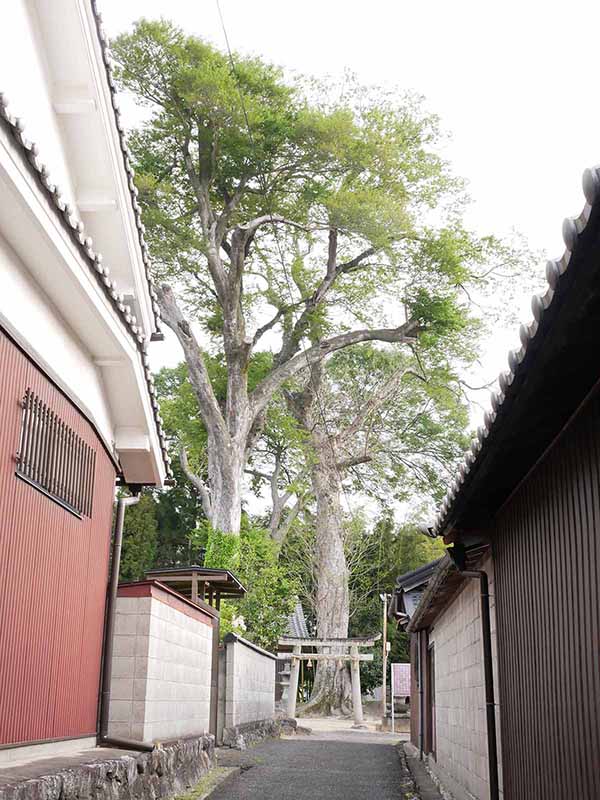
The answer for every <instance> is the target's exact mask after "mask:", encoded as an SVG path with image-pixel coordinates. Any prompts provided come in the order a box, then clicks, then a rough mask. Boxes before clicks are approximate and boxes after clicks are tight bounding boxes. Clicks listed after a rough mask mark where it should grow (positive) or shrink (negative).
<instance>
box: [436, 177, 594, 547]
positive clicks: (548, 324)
mask: <svg viewBox="0 0 600 800" xmlns="http://www.w3.org/2000/svg"><path fill="white" fill-rule="evenodd" d="M583 191H584V195H585V198H586V201H587V202H586V204H585V206H584V208H583V211H582V212H581V214H580V215H579V216H578V217H577V218H575V219H571V218H569V219H566V220H565V222H564V223H563V238H564V241H565V245H566V250H565V252H564V253H563V255H562V257H561V258H560V259H557V260H552V261H548V262H547V265H546V278H547V281H548V288H547V290H546V292H545V293H544V294H543V295H534V296H533V298H532V301H531V306H532V311H533V316H534V319H533V321H532V322H531V323H530V324H529V325H521V327H520V330H519V336H520V339H521V347H520V348H519V349H517V350H513V351H511V352H510V353H509V355H508V362H509V370H508V371H507V372H503V373H501V374H500V376H499V385H500V391H499V392H494V393H493V394H492V398H491V405H492V408H491V410H490V411H487V412H486V414H485V417H484V425H483V426H481V427H480V428H479V430H478V432H477V438H476V439H475V440H474V441H473V443H472V445H471V448H470V450H468V451H467V452H466V453H465V458H464V461H463V464H462V465H461V466H460V468H459V471H458V475H457V477H456V479H455V480H454V482H453V483H452V485H451V487H450V489H449V491H448V493H447V495H446V498H445V500H444V502H443V503H442V506H441V509H440V511H439V514H438V517H437V519H436V522H435V526H434V534H435V535H437V536H441V535H443V536H445V537H446V540H447V541H448V540H450V539H452V538H455V537H456V536H460V534H461V531H464V530H476V529H478V528H481V527H486V526H487V525H488V524H489V522H490V521H491V519H492V518H493V515H494V514H495V513H496V512H497V511H498V509H499V508H501V506H502V505H503V504H504V503H505V502H506V501H507V500H508V498H509V497H510V496H511V494H512V492H513V491H514V490H515V488H516V487H517V486H518V485H519V483H520V482H521V481H522V480H523V478H524V477H525V476H526V474H527V473H528V472H529V471H530V470H531V469H532V468H533V466H534V465H535V464H536V463H537V461H538V460H539V459H540V458H541V457H542V455H543V453H544V452H545V451H546V450H547V448H548V447H549V446H550V445H551V443H552V442H553V441H554V439H555V438H556V436H557V435H558V434H559V433H560V431H561V430H562V429H563V428H564V426H565V425H566V423H567V422H568V420H569V419H570V418H571V416H572V415H573V414H574V413H575V411H576V410H577V408H578V407H579V406H580V405H581V403H582V402H583V400H584V399H585V397H586V396H587V395H588V393H589V392H590V391H591V390H592V388H593V387H594V386H595V385H596V383H597V381H598V380H599V379H600V363H599V362H598V360H597V357H596V356H595V353H596V351H597V323H598V320H600V270H598V266H597V265H598V262H599V261H600V202H599V198H600V170H599V169H598V168H593V169H588V170H586V171H585V172H584V175H583Z"/></svg>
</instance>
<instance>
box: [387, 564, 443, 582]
mask: <svg viewBox="0 0 600 800" xmlns="http://www.w3.org/2000/svg"><path fill="white" fill-rule="evenodd" d="M440 561H441V558H436V560H435V561H430V562H429V563H428V564H424V565H423V566H422V567H417V568H416V569H413V570H411V571H410V572H405V573H404V574H403V575H398V577H397V578H396V588H397V589H412V588H414V587H415V586H418V585H419V584H420V583H424V582H425V581H427V580H428V579H429V576H430V575H431V574H432V573H433V572H434V570H435V568H436V567H437V565H438V564H439V563H440Z"/></svg>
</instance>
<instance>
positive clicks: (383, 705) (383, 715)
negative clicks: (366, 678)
mask: <svg viewBox="0 0 600 800" xmlns="http://www.w3.org/2000/svg"><path fill="white" fill-rule="evenodd" d="M379 597H380V598H381V600H382V601H383V681H382V697H381V724H382V725H383V726H385V724H386V719H387V600H388V596H387V594H380V595H379Z"/></svg>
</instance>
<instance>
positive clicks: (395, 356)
mask: <svg viewBox="0 0 600 800" xmlns="http://www.w3.org/2000/svg"><path fill="white" fill-rule="evenodd" d="M465 324H467V323H466V320H461V325H460V326H458V321H455V322H454V326H455V327H456V326H458V327H462V326H464V325H465ZM431 333H433V331H432V329H430V334H431ZM455 333H456V332H455ZM448 339H450V340H452V337H450V336H449V335H448V332H447V331H446V336H445V337H444V352H448V351H450V350H452V348H451V347H450V342H449V341H448ZM455 341H456V339H455ZM454 349H455V350H456V349H457V350H458V351H459V352H456V353H455V355H456V356H458V355H459V354H462V355H463V356H464V355H470V352H469V348H468V347H465V346H464V345H462V346H459V347H458V348H454ZM438 350H439V347H438V346H436V337H434V336H430V337H429V347H425V346H421V347H420V348H418V349H417V348H415V352H414V353H412V352H410V351H409V352H408V353H403V352H394V351H389V350H383V349H380V348H375V347H373V346H369V345H362V346H360V347H356V348H353V349H351V350H348V351H341V352H340V353H338V354H336V355H334V356H333V357H332V358H331V359H330V361H329V363H328V365H327V366H325V364H324V363H323V362H321V363H320V364H319V365H318V366H317V367H315V368H314V369H313V370H312V373H311V375H310V377H309V378H308V379H307V381H306V384H305V385H304V386H303V387H302V389H301V390H300V391H298V392H289V400H290V405H291V406H292V408H293V409H294V412H295V413H296V415H297V418H298V421H299V424H300V425H301V426H302V428H303V429H304V430H305V431H306V437H307V444H308V448H307V458H308V460H309V463H310V475H311V484H312V494H313V496H314V529H315V531H314V550H313V559H314V566H313V570H312V571H313V574H314V599H313V608H314V612H315V620H316V629H317V635H318V636H319V637H320V638H325V639H332V638H333V639H342V638H345V637H347V636H348V631H349V622H350V616H351V611H352V607H351V606H352V604H351V581H350V575H351V571H352V561H356V560H357V558H359V557H360V547H359V548H358V552H357V549H356V545H357V544H358V545H360V539H358V540H357V539H356V538H354V539H353V538H352V537H351V538H350V539H349V538H348V534H349V533H352V531H353V528H354V526H353V525H352V524H350V523H351V522H352V520H351V519H350V520H349V519H348V514H349V509H348V508H347V507H345V502H344V501H347V494H348V492H349V491H351V489H352V488H354V490H355V492H354V495H355V496H356V494H357V493H358V494H359V496H360V494H362V497H363V499H364V501H368V499H369V497H374V498H376V499H377V500H378V501H379V502H382V503H385V502H386V501H387V502H389V501H390V500H395V501H406V500H409V499H412V497H414V496H415V495H419V496H421V497H424V496H429V497H430V498H436V497H437V498H439V496H440V495H441V492H442V491H443V485H444V478H445V477H446V475H447V473H450V472H451V471H452V468H453V466H454V465H455V464H456V462H457V460H458V458H459V457H460V455H461V453H462V451H463V450H464V447H465V446H466V442H467V439H466V436H465V433H464V431H465V428H466V425H467V418H468V417H467V411H466V405H465V403H464V401H463V400H462V397H461V396H460V393H459V392H457V384H458V380H459V379H458V377H457V375H456V374H455V373H454V371H453V370H452V369H451V368H450V366H449V364H448V363H447V361H446V359H445V358H442V359H441V360H440V355H441V354H440V353H439V352H438ZM317 397H318V402H316V398H317ZM353 483H354V486H352V484H353ZM344 495H346V497H344ZM349 541H351V542H352V543H353V547H352V548H349ZM349 550H353V552H349ZM380 558H381V555H380ZM349 561H350V563H349ZM354 605H356V603H355V604H354ZM350 702H351V686H350V680H349V673H348V669H347V665H345V664H343V663H339V664H338V663H336V662H333V661H332V662H324V661H322V662H319V663H318V665H317V671H316V675H315V681H314V686H313V692H312V696H311V699H310V702H309V703H308V706H307V708H306V709H305V711H315V710H318V711H324V712H325V713H330V712H331V711H332V710H342V711H346V710H347V709H348V707H349V704H350Z"/></svg>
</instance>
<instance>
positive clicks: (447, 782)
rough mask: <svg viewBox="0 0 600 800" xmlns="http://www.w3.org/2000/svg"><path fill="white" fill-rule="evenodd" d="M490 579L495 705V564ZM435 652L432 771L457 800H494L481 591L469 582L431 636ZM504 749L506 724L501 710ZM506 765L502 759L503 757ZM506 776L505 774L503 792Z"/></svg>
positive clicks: (489, 568)
mask: <svg viewBox="0 0 600 800" xmlns="http://www.w3.org/2000/svg"><path fill="white" fill-rule="evenodd" d="M482 568H483V569H484V570H485V571H486V572H487V574H488V580H489V587H490V611H491V629H492V648H493V661H494V688H495V699H496V702H498V696H499V693H498V677H497V676H498V662H497V651H496V610H495V598H494V573H493V565H492V562H491V559H487V560H486V562H485V563H484V564H483V567H482ZM429 642H430V644H433V645H434V647H435V714H436V760H434V759H433V758H430V759H429V767H430V769H431V771H432V772H433V773H434V774H436V775H437V777H438V778H439V779H440V781H441V782H442V784H443V785H444V786H445V788H447V789H448V790H449V791H450V792H451V793H452V794H453V795H454V797H455V798H456V800H463V798H468V800H472V798H476V800H487V798H489V781H488V752H487V734H486V712H485V692H484V673H483V649H482V642H481V613H480V588H479V581H478V580H469V581H467V582H466V584H465V587H464V589H463V590H462V591H461V593H460V594H459V595H458V596H457V597H456V598H455V599H454V601H453V602H452V603H451V605H450V606H448V608H447V609H446V610H445V611H444V613H443V614H442V615H441V616H440V617H439V618H438V619H437V620H436V621H435V624H434V626H433V628H432V629H431V630H430V634H429ZM496 726H497V738H498V748H500V720H499V713H498V708H496ZM499 760H500V764H501V756H500V752H499ZM501 779H502V776H501V774H500V788H502V783H501Z"/></svg>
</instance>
